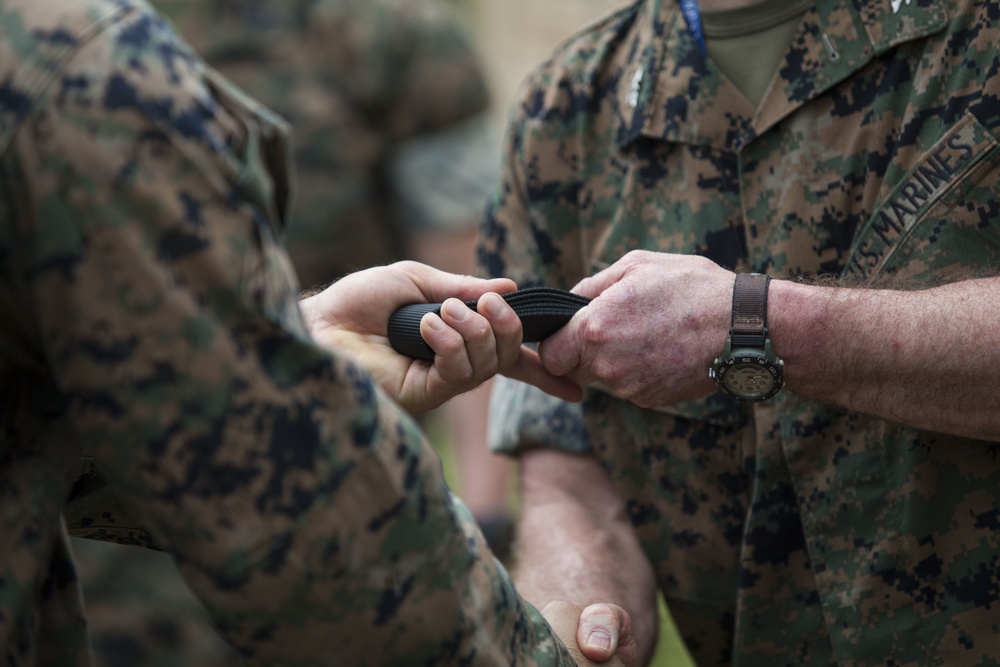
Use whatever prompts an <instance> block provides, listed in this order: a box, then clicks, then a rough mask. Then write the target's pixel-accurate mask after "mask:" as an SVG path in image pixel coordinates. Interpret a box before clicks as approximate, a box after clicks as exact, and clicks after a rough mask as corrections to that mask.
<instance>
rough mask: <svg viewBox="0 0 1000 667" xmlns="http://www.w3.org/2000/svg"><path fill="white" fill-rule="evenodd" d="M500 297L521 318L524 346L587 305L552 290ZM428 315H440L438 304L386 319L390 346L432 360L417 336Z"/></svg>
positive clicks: (531, 289) (581, 299) (431, 352)
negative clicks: (423, 319) (422, 321)
mask: <svg viewBox="0 0 1000 667" xmlns="http://www.w3.org/2000/svg"><path fill="white" fill-rule="evenodd" d="M502 296H503V299H504V301H506V302H507V305H508V306H510V308H511V310H513V311H514V313H515V314H516V315H517V316H518V317H519V318H520V319H521V327H522V328H523V330H524V342H526V343H537V342H539V341H542V340H545V339H546V338H548V337H549V336H551V335H552V334H554V333H555V332H556V331H557V330H559V329H560V328H561V327H562V326H563V325H565V324H566V323H567V322H569V321H570V319H571V318H572V317H573V315H574V314H575V313H576V311H578V310H580V309H581V308H583V307H584V306H586V305H587V304H588V303H590V299H588V298H586V297H583V296H580V295H578V294H573V293H572V292H567V291H566V290H561V289H554V288H551V287H528V288H526V289H522V290H517V291H516V292H509V293H507V294H504V295H502ZM465 305H467V306H468V307H469V308H471V309H473V310H475V309H476V301H466V302H465ZM431 312H433V313H436V314H437V315H440V314H441V304H440V303H414V304H410V305H409V306H403V307H402V308H400V309H399V310H397V311H396V312H395V313H393V314H392V317H390V318H389V343H390V344H391V345H392V347H393V349H394V350H396V351H397V352H399V353H400V354H402V355H404V356H407V357H411V358H413V359H428V360H430V359H433V358H434V350H432V349H431V348H430V346H429V345H427V343H426V342H424V339H423V338H422V337H421V336H420V320H421V318H423V316H424V315H425V314H427V313H431Z"/></svg>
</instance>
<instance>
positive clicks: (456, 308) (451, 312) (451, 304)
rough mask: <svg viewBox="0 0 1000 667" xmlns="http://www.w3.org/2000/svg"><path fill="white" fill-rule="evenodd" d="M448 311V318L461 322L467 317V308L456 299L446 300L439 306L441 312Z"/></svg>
mask: <svg viewBox="0 0 1000 667" xmlns="http://www.w3.org/2000/svg"><path fill="white" fill-rule="evenodd" d="M446 310H447V311H448V317H450V318H452V319H453V320H456V321H458V322H461V321H462V320H464V319H465V318H466V317H468V316H469V308H468V306H466V305H465V304H464V303H462V302H461V301H459V300H458V299H448V300H447V301H445V302H444V305H443V306H441V312H444V311H446Z"/></svg>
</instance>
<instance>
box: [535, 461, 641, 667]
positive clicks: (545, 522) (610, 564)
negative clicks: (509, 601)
mask: <svg viewBox="0 0 1000 667" xmlns="http://www.w3.org/2000/svg"><path fill="white" fill-rule="evenodd" d="M521 474H522V514H521V519H520V522H519V531H520V532H519V539H518V549H519V551H518V569H517V571H516V573H515V581H516V583H517V586H518V590H519V591H520V593H521V594H522V595H523V596H524V597H525V598H526V599H527V600H528V601H529V602H531V603H533V604H534V605H535V606H537V607H538V608H543V607H544V606H545V605H546V604H548V603H549V602H551V601H554V600H567V601H570V602H573V603H575V604H577V605H580V606H581V607H585V606H587V605H589V604H593V603H596V602H611V603H614V604H617V605H619V606H621V607H622V608H624V609H625V610H626V611H627V612H629V614H630V616H631V618H632V626H633V630H634V633H635V635H636V639H637V642H638V645H639V651H640V653H641V656H642V661H643V663H645V661H647V660H648V658H649V656H650V655H651V653H652V650H653V648H654V646H655V643H656V632H657V627H658V617H657V609H656V580H655V576H654V574H653V570H652V567H651V565H650V563H649V561H648V560H647V559H646V556H645V554H644V553H643V551H642V547H641V545H640V544H639V541H638V538H637V537H636V534H635V531H634V529H633V528H632V525H631V522H630V521H629V518H628V514H627V513H626V511H625V506H624V503H623V502H622V500H621V498H620V497H619V496H618V494H617V492H616V491H615V489H614V487H613V486H612V484H611V480H610V478H609V477H608V475H607V473H606V472H605V471H604V469H603V468H602V467H601V465H600V463H599V462H598V461H597V460H596V459H594V458H593V457H590V456H579V455H571V454H564V453H561V452H554V451H547V450H546V451H543V450H538V451H532V452H528V453H526V454H525V455H524V456H523V457H522V460H521Z"/></svg>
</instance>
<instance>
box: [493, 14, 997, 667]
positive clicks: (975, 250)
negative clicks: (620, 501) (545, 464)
mask: <svg viewBox="0 0 1000 667" xmlns="http://www.w3.org/2000/svg"><path fill="white" fill-rule="evenodd" d="M998 43H1000V7H998V5H997V3H995V2H972V1H970V0H951V1H941V2H939V1H931V0H912V1H910V0H907V1H906V2H901V1H892V2H890V0H856V1H855V2H839V1H836V0H817V1H816V2H815V3H814V6H813V7H812V8H811V9H810V10H809V11H808V12H807V14H806V15H805V16H804V18H803V22H802V24H801V26H800V27H799V29H798V32H797V33H796V35H795V37H794V38H793V40H792V43H791V44H790V46H789V49H788V51H787V53H786V55H785V57H784V59H783V61H782V62H781V64H780V65H779V67H778V70H777V72H776V75H775V78H774V79H773V80H772V83H771V87H770V88H769V90H768V91H767V92H766V93H765V95H764V98H763V100H762V101H761V104H760V106H759V107H758V108H752V107H751V106H750V104H749V103H748V102H747V101H746V99H745V98H744V97H743V96H742V95H741V94H740V93H739V91H738V89H737V88H736V87H735V86H734V84H733V83H732V82H731V81H729V80H727V79H726V78H725V77H724V76H722V75H721V74H720V72H719V71H718V70H717V68H716V67H715V66H714V65H713V63H712V62H711V61H710V60H708V59H707V58H706V57H705V56H704V55H703V53H702V51H701V50H700V49H699V48H698V46H697V45H696V43H695V41H694V40H693V38H692V37H691V35H690V33H689V30H688V28H687V25H686V23H685V21H684V18H683V16H682V13H681V10H680V7H679V3H678V2H676V1H675V0H650V1H643V2H636V3H634V4H631V5H630V6H628V7H625V8H623V9H621V10H619V11H616V12H614V13H613V14H611V15H610V16H608V17H607V18H606V19H604V20H603V21H602V22H600V23H598V24H596V25H594V26H592V27H591V28H589V29H588V30H586V31H584V32H582V33H581V34H579V35H577V36H575V37H574V38H573V39H571V40H569V41H568V42H567V43H566V44H564V45H563V46H562V47H560V49H559V50H558V51H557V52H556V53H555V55H554V56H553V57H552V58H551V60H549V61H548V62H546V63H545V64H544V65H542V66H541V67H540V68H539V69H538V70H537V71H536V72H535V73H534V74H533V76H532V77H531V78H530V79H529V81H528V82H527V83H526V85H525V87H524V89H523V94H522V95H521V96H520V98H519V101H518V103H517V105H516V107H515V108H514V109H513V113H512V122H511V127H510V132H509V136H508V139H507V145H506V167H505V173H504V179H503V183H502V186H501V188H500V189H499V193H498V196H497V198H496V201H495V202H494V203H493V204H492V205H491V208H490V211H489V214H488V216H487V217H486V219H485V221H484V226H483V230H482V231H483V238H482V242H481V248H480V262H481V265H482V269H483V272H484V273H487V274H490V275H504V276H509V277H511V278H513V279H514V280H516V281H517V282H518V284H519V285H520V286H522V287H524V286H528V285H532V284H535V285H538V284H544V285H550V286H554V287H562V288H571V287H572V286H573V285H574V284H575V283H576V282H577V281H579V280H580V279H581V278H583V277H585V276H588V275H591V274H593V273H595V272H597V271H598V270H600V269H602V268H604V267H606V266H608V265H609V264H611V263H613V262H614V261H615V260H617V259H618V258H620V257H621V256H622V255H623V254H625V253H626V252H627V251H629V250H632V249H635V248H645V249H650V250H659V251H664V252H676V253H696V254H700V255H704V256H707V257H709V258H711V259H713V260H714V261H716V262H717V263H719V264H720V265H723V266H726V267H729V268H732V269H741V270H754V271H758V272H766V273H769V274H771V275H775V276H781V277H805V276H818V275H826V276H833V277H834V278H835V279H836V280H838V281H840V282H841V283H842V284H851V285H856V284H859V283H860V284H865V283H866V281H880V282H888V283H891V284H903V285H910V286H914V287H919V286H922V285H929V284H933V283H935V282H941V281H949V280H955V279H957V278H960V277H962V276H967V275H969V274H972V273H976V272H983V271H985V272H995V270H996V267H997V266H998V265H1000V215H998V212H1000V149H998V139H1000V60H998V56H997V51H996V45H997V44H998ZM750 57H752V56H750ZM637 316H638V315H637ZM859 334H862V332H859ZM778 353H779V354H780V350H778ZM941 353H942V354H948V353H950V351H947V350H942V351H941ZM969 363H975V360H974V359H970V360H969ZM859 381H863V379H861V378H859ZM502 387H506V388H505V389H495V391H502V392H506V395H503V394H501V395H499V396H495V399H494V402H495V403H506V402H507V401H509V400H511V396H512V395H513V397H514V398H515V399H517V400H518V401H520V404H521V405H522V406H523V407H522V409H521V411H520V412H519V414H517V415H514V416H513V417H512V419H513V421H512V422H511V423H510V424H507V428H506V430H505V437H504V438H503V440H502V442H498V443H497V445H498V446H499V447H502V448H505V449H507V450H510V451H513V450H516V449H517V448H523V447H538V446H551V447H562V448H564V449H568V450H571V451H573V450H578V449H580V448H581V447H583V448H588V449H589V451H592V452H593V453H594V454H595V455H597V456H598V457H599V458H600V459H601V460H602V461H603V463H604V465H605V466H606V468H607V469H608V470H609V472H610V474H611V476H612V477H613V479H614V480H615V483H616V486H617V487H618V489H619V490H620V492H621V494H622V496H623V498H624V499H625V501H626V503H627V506H628V508H629V510H630V512H631V516H632V521H633V523H634V525H635V527H636V530H637V531H638V534H639V536H640V539H641V541H642V543H643V546H644V549H645V551H646V552H647V554H648V555H649V558H650V559H651V561H652V562H653V563H654V566H655V568H656V569H657V572H658V576H659V583H660V586H661V588H662V590H663V592H664V594H665V596H666V598H667V601H668V604H669V606H670V609H671V611H672V613H673V616H674V618H675V619H676V621H677V625H678V627H679V629H680V631H681V633H682V634H683V636H684V638H685V640H686V642H687V644H688V646H689V648H690V649H691V652H692V654H693V655H694V657H695V659H696V661H697V662H698V664H699V665H702V666H704V667H707V666H709V665H739V666H741V667H745V666H749V665H767V666H769V667H772V666H775V665H831V664H838V665H844V666H851V667H861V666H869V665H894V666H901V665H922V666H926V665H949V666H957V665H996V664H1000V639H998V635H997V632H996V630H997V627H998V623H1000V574H998V573H1000V531H998V527H1000V524H998V518H1000V514H998V509H997V508H998V507H1000V448H998V446H997V445H996V444H995V443H988V442H980V441H973V440H964V439H960V438H956V437H951V436H945V435H942V434H938V433H929V432H920V431H916V430H914V429H911V428H907V427H904V426H902V425H899V424H895V423H892V422H888V421H883V420H879V419H874V418H871V417H868V416H865V415H862V414H857V413H852V412H846V411H843V410H837V409H834V408H831V407H828V406H825V405H821V404H817V403H813V402H809V401H805V400H803V399H800V398H798V397H796V396H795V395H793V394H791V393H785V394H784V395H779V396H778V397H777V398H776V399H775V400H773V401H771V402H769V403H767V404H764V405H756V406H745V407H740V406H738V405H737V404H735V403H734V402H733V401H731V400H728V399H727V398H725V397H723V396H722V395H718V394H717V395H714V396H712V397H710V398H708V399H706V400H704V401H699V402H693V403H686V404H683V405H674V406H670V407H668V408H666V409H663V410H658V411H650V410H642V409H639V408H637V407H636V406H634V405H632V404H629V403H626V402H623V401H620V400H617V399H615V398H613V397H611V396H610V395H607V394H604V393H600V392H597V391H593V392H590V393H589V395H588V397H587V399H586V400H585V402H584V404H583V406H582V409H576V410H574V409H565V408H564V407H562V406H559V405H558V404H555V403H554V402H553V401H551V400H525V399H524V397H523V396H519V394H522V393H523V392H524V391H526V390H524V389H523V388H517V387H514V388H511V385H510V384H509V383H505V384H503V385H502Z"/></svg>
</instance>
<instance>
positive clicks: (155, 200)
mask: <svg viewBox="0 0 1000 667" xmlns="http://www.w3.org/2000/svg"><path fill="white" fill-rule="evenodd" d="M30 27H31V26H29V28H30ZM56 38H59V39H64V38H65V35H56V34H55V33H53V39H56ZM31 83H32V85H37V83H38V82H37V81H32V82H31ZM280 135H281V132H280V128H277V127H276V126H275V123H274V120H273V119H268V118H267V116H266V114H264V113H263V111H262V110H260V109H256V108H254V105H253V103H252V102H250V101H248V100H246V99H244V98H242V97H241V96H240V95H239V94H238V93H237V92H236V91H234V90H232V89H230V88H229V87H228V86H227V85H226V84H225V83H224V82H223V81H221V80H219V79H218V78H217V77H215V76H213V75H212V74H211V73H209V72H206V71H205V70H204V68H203V66H202V65H201V63H200V62H199V61H198V60H197V59H196V58H195V57H194V56H193V55H192V54H191V53H190V52H189V51H188V50H187V49H186V48H185V47H183V45H181V44H179V43H178V42H177V40H176V38H175V37H174V35H173V33H172V32H171V31H170V30H169V29H168V28H167V27H166V26H165V25H164V24H163V23H161V22H160V21H159V20H158V19H157V18H156V17H155V16H153V15H151V14H150V13H148V12H147V11H145V10H143V9H141V8H136V9H133V10H132V11H128V12H126V13H125V15H124V17H123V18H121V19H120V20H118V21H116V22H114V23H112V24H111V25H109V26H108V27H107V28H106V29H105V30H104V32H103V33H101V34H100V35H98V36H96V37H93V36H92V38H91V39H90V40H89V42H88V43H87V44H86V45H84V46H83V47H82V48H80V50H79V51H78V53H77V55H76V56H75V57H74V58H73V59H71V60H70V61H68V63H66V64H65V65H64V66H63V67H62V71H61V72H60V73H59V75H58V76H57V77H55V78H53V79H52V81H51V86H50V90H48V92H47V93H46V97H45V99H44V100H43V103H42V104H39V105H38V106H36V108H35V110H34V111H33V113H32V114H31V115H30V116H28V117H27V118H26V119H25V120H24V121H23V122H22V123H21V126H20V127H19V129H18V131H17V133H16V135H15V136H14V137H13V139H12V141H11V145H10V149H9V151H8V152H7V154H6V155H5V157H4V162H5V165H4V172H5V177H6V178H7V179H8V181H7V185H6V188H7V189H6V190H5V192H8V193H16V194H14V195H12V199H10V200H8V201H7V203H6V206H7V207H8V209H9V210H13V211H15V212H16V216H15V217H16V219H17V220H18V229H17V235H18V243H19V245H18V247H19V253H18V254H17V255H16V256H15V257H12V258H10V259H12V262H13V264H12V266H13V267H16V268H14V269H13V271H12V272H13V273H14V274H15V275H16V276H17V280H18V281H19V284H20V286H21V287H20V290H21V292H20V293H21V294H22V296H23V301H24V304H23V305H24V308H25V309H26V312H31V313H32V314H33V318H34V320H35V322H34V324H35V327H36V328H37V332H38V338H37V340H38V345H39V346H40V347H41V348H42V350H43V353H44V358H45V359H47V360H48V365H49V367H50V369H51V373H52V380H53V382H54V384H55V386H56V387H57V388H58V390H59V395H60V396H61V402H62V403H63V404H64V408H63V409H64V412H65V414H67V415H68V417H67V419H68V421H69V423H70V425H71V426H72V429H73V433H74V434H75V436H76V437H77V438H78V439H79V441H81V442H84V443H88V444H89V446H90V447H91V448H92V451H91V452H90V454H91V455H92V456H93V460H94V462H95V465H96V466H97V468H98V469H99V470H100V471H101V474H102V475H103V476H104V478H105V479H106V480H107V481H108V483H109V484H110V485H111V486H113V487H115V488H116V489H117V491H118V492H119V493H120V496H121V498H122V499H123V502H125V503H127V504H128V505H129V506H130V508H132V509H133V510H134V511H135V514H136V515H137V516H138V517H139V518H140V519H141V520H142V521H143V522H144V523H145V525H146V526H147V527H148V529H149V531H150V532H151V533H152V534H154V535H155V536H156V538H157V540H158V542H159V543H161V544H162V545H163V546H164V547H165V549H167V550H168V551H169V552H171V553H172V554H173V555H174V556H175V558H176V559H177V561H178V564H179V566H180V568H181V570H182V571H183V573H184V575H185V578H186V579H187V581H188V583H189V584H190V586H191V588H192V590H193V591H194V592H195V593H196V594H197V595H198V596H199V598H200V599H201V600H202V601H203V602H204V603H205V604H206V607H207V608H208V609H209V610H210V612H211V613H212V615H213V617H214V619H215V620H216V622H217V623H218V625H219V627H220V629H221V630H222V631H223V632H224V633H225V634H226V636H227V637H228V638H229V639H230V640H231V641H232V642H233V643H234V644H235V645H236V646H237V647H238V648H239V650H240V652H241V653H242V655H243V656H244V658H245V659H246V661H247V664H253V665H256V664H283V665H313V664H329V663H330V662H331V661H336V662H338V663H339V662H343V663H345V664H352V665H399V664H428V665H439V664H453V663H454V664H476V665H513V664H518V665H522V664H524V665H564V664H565V665H570V664H572V659H571V658H570V657H569V654H568V652H567V651H566V649H565V647H564V646H563V645H562V644H561V643H560V642H559V641H557V640H555V639H554V638H553V637H552V635H551V633H550V630H549V628H548V626H547V625H546V624H545V622H544V620H543V619H542V618H541V616H540V615H539V614H538V612H537V611H536V610H534V609H533V608H531V607H530V606H529V605H527V604H525V603H523V602H522V601H521V600H520V599H519V598H518V596H517V594H516V593H515V591H514V589H513V587H512V585H511V583H510V580H509V578H508V576H507V574H506V573H505V571H504V570H503V568H502V567H501V566H500V565H499V564H498V563H497V562H496V561H495V560H494V559H493V558H491V557H490V556H489V553H488V551H486V549H485V546H484V543H483V540H482V538H481V536H480V534H479V533H478V531H477V530H476V529H475V528H474V525H473V524H472V522H471V520H470V517H469V516H468V515H467V513H466V512H465V511H464V509H463V508H462V507H461V506H460V504H459V503H458V502H457V501H455V500H454V498H453V497H452V496H451V495H450V493H449V491H448V489H447V487H446V486H445V484H444V481H443V479H442V473H441V467H440V462H439V461H438V460H437V458H436V457H435V455H434V454H433V452H432V450H431V449H430V448H429V446H428V445H427V444H426V442H425V440H424V439H423V436H422V435H421V433H420V432H419V430H418V428H417V427H416V425H415V424H414V422H413V421H412V420H411V419H410V418H409V417H408V416H407V415H405V414H403V413H402V412H401V411H400V409H399V408H398V407H397V406H396V405H395V404H394V403H392V402H391V401H390V400H389V399H388V398H386V397H385V396H384V395H383V394H381V393H380V392H379V391H378V390H377V389H376V388H375V386H374V385H373V383H372V380H371V378H370V377H369V376H368V375H367V374H366V372H364V371H363V370H362V369H360V368H358V367H356V366H354V365H353V364H352V363H351V362H349V361H348V360H346V359H344V358H340V357H336V356H331V355H330V354H329V353H327V352H325V351H324V350H322V349H320V348H318V347H317V346H315V345H314V344H313V343H312V342H311V341H310V340H309V338H308V336H307V335H306V334H305V330H304V328H303V327H302V324H301V318H300V315H299V313H298V310H297V306H296V302H295V293H296V291H297V290H296V285H295V282H294V280H292V279H290V277H289V276H290V274H289V271H288V267H287V258H286V256H285V255H284V253H283V251H282V250H281V248H280V245H279V243H278V236H279V235H280V226H281V225H280V219H281V210H282V208H283V206H282V200H283V198H284V194H283V190H282V189H281V188H280V187H279V186H280V179H279V180H277V181H274V180H272V179H271V178H270V177H269V176H270V175H273V174H275V173H276V172H280V170H281V165H282V158H283V154H282V151H281V150H280V148H281V145H282V143H283V142H282V138H281V136H280Z"/></svg>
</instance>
